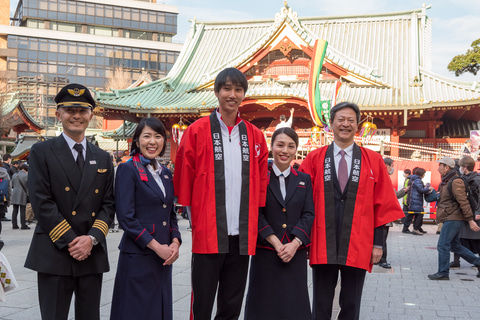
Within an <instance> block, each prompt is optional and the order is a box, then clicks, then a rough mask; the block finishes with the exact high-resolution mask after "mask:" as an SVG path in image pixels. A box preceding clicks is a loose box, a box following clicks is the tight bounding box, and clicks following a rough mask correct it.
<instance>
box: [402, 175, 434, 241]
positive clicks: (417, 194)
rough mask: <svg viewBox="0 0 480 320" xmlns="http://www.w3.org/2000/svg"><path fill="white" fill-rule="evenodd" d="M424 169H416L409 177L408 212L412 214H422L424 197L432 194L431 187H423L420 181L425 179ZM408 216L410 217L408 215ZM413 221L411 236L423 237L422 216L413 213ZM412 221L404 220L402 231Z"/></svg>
mask: <svg viewBox="0 0 480 320" xmlns="http://www.w3.org/2000/svg"><path fill="white" fill-rule="evenodd" d="M425 172H426V171H425V169H423V168H417V169H416V171H415V174H413V175H411V177H410V181H411V187H410V205H409V210H410V211H413V212H423V211H424V209H423V202H424V195H425V194H428V193H430V192H433V191H434V189H433V187H431V186H428V187H425V185H424V184H423V181H422V179H423V178H424V177H425ZM409 216H412V214H410V215H409ZM413 217H414V219H415V221H414V223H413V231H412V234H414V235H417V236H423V232H422V224H423V214H421V213H415V214H413ZM411 221H412V219H411V218H410V219H408V217H407V219H405V224H404V229H408V227H409V226H410V223H411Z"/></svg>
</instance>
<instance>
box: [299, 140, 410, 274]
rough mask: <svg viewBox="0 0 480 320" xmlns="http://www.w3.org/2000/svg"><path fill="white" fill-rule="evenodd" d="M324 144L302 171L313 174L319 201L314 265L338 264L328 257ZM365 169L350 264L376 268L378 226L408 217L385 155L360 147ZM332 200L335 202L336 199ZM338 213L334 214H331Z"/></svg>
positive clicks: (312, 251) (357, 200)
mask: <svg viewBox="0 0 480 320" xmlns="http://www.w3.org/2000/svg"><path fill="white" fill-rule="evenodd" d="M327 148H328V146H326V147H322V148H320V149H317V150H315V151H312V152H311V153H309V154H308V156H307V158H306V159H305V160H304V161H303V162H302V166H301V168H300V171H303V172H305V173H308V174H310V176H311V177H312V184H313V199H314V202H315V221H314V224H313V227H312V245H311V247H310V264H311V265H314V264H332V263H333V264H337V263H338V262H332V261H329V260H328V259H327V246H328V245H329V244H327V237H326V234H327V232H326V228H325V221H326V210H325V197H324V162H325V156H326V152H327ZM360 150H361V171H360V180H359V182H358V190H357V194H356V198H355V205H354V210H353V220H352V225H351V229H350V230H351V231H350V240H349V242H348V251H347V252H348V253H347V258H346V263H345V264H346V265H347V266H350V267H356V268H360V269H365V270H367V271H369V272H370V271H371V270H372V264H371V263H370V259H371V255H372V249H373V236H374V228H376V227H379V226H382V225H385V224H387V223H388V222H391V221H394V220H396V219H400V218H402V217H404V213H403V211H402V209H401V208H400V205H399V203H398V200H397V197H396V195H395V192H394V190H393V187H392V182H391V180H390V177H389V175H388V172H387V169H386V166H385V163H384V161H383V159H382V157H381V156H380V155H379V154H378V153H376V152H374V151H371V150H369V149H366V148H362V147H360ZM331 201H334V199H332V200H331ZM331 214H334V213H331Z"/></svg>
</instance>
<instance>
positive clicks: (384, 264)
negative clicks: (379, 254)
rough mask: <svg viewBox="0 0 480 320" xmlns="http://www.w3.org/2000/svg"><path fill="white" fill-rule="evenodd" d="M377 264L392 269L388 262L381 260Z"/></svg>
mask: <svg viewBox="0 0 480 320" xmlns="http://www.w3.org/2000/svg"><path fill="white" fill-rule="evenodd" d="M378 265H379V266H380V267H382V268H385V269H392V266H391V265H390V263H388V262H382V263H379V264H378Z"/></svg>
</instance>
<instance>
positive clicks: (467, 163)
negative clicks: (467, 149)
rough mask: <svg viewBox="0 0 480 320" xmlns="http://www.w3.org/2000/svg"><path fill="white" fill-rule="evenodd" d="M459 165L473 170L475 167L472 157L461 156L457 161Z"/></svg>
mask: <svg viewBox="0 0 480 320" xmlns="http://www.w3.org/2000/svg"><path fill="white" fill-rule="evenodd" d="M458 165H459V166H460V167H466V168H467V170H468V171H473V169H475V160H473V158H472V157H468V156H467V157H463V158H462V159H460V161H458Z"/></svg>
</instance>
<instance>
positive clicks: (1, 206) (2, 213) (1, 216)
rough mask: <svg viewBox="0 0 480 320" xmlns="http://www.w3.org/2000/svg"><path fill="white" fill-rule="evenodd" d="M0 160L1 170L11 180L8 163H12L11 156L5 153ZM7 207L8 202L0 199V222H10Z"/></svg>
mask: <svg viewBox="0 0 480 320" xmlns="http://www.w3.org/2000/svg"><path fill="white" fill-rule="evenodd" d="M2 159H3V162H2V168H3V169H5V172H7V175H8V180H11V179H12V175H11V174H10V168H11V165H10V163H11V162H12V156H11V155H10V153H5V154H4V155H3V158H2ZM2 171H3V170H2ZM9 205H10V202H9V201H7V200H6V199H0V220H1V221H10V219H8V218H7V208H8V206H9Z"/></svg>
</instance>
